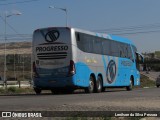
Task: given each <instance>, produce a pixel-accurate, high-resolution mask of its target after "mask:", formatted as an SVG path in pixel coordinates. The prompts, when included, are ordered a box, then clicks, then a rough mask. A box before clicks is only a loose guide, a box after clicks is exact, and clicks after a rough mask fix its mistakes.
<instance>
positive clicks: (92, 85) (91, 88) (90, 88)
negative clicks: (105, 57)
mask: <svg viewBox="0 0 160 120" xmlns="http://www.w3.org/2000/svg"><path fill="white" fill-rule="evenodd" d="M94 88H95V83H94V78H93V76H90V78H89V86H88V87H87V88H85V92H86V93H93V92H94Z"/></svg>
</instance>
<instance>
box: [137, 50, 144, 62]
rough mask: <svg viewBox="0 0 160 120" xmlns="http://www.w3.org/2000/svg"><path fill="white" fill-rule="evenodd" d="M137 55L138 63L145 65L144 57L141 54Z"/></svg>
mask: <svg viewBox="0 0 160 120" xmlns="http://www.w3.org/2000/svg"><path fill="white" fill-rule="evenodd" d="M136 55H137V57H138V61H139V62H141V63H144V57H143V55H142V54H141V53H138V52H136Z"/></svg>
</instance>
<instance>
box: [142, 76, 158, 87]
mask: <svg viewBox="0 0 160 120" xmlns="http://www.w3.org/2000/svg"><path fill="white" fill-rule="evenodd" d="M154 86H155V81H153V80H150V79H149V78H148V77H146V76H144V75H141V85H140V87H154Z"/></svg>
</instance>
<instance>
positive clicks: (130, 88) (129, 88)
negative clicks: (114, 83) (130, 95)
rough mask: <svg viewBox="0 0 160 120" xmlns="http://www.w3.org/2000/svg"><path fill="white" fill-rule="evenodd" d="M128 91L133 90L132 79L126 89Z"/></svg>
mask: <svg viewBox="0 0 160 120" xmlns="http://www.w3.org/2000/svg"><path fill="white" fill-rule="evenodd" d="M126 89H127V91H131V90H132V89H133V79H132V77H131V78H130V85H129V86H127V87H126Z"/></svg>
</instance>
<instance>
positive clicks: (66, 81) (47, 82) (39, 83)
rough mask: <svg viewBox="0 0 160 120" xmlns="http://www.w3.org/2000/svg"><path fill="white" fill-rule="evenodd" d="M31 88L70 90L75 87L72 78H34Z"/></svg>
mask: <svg viewBox="0 0 160 120" xmlns="http://www.w3.org/2000/svg"><path fill="white" fill-rule="evenodd" d="M33 87H34V88H40V89H46V90H47V89H54V88H70V87H75V83H74V80H73V77H65V78H41V79H40V78H34V80H33Z"/></svg>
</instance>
